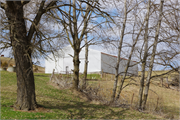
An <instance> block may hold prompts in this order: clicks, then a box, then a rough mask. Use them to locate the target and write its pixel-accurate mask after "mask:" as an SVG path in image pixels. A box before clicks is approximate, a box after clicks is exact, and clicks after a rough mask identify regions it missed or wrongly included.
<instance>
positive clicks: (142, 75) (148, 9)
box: [138, 0, 151, 110]
mask: <svg viewBox="0 0 180 120" xmlns="http://www.w3.org/2000/svg"><path fill="white" fill-rule="evenodd" d="M150 3H151V0H149V1H148V8H147V14H146V25H145V34H144V43H145V46H144V56H143V59H142V67H141V80H140V89H139V96H138V109H140V110H141V109H142V108H141V106H142V95H143V89H144V77H145V67H146V59H147V57H148V24H149V12H150Z"/></svg>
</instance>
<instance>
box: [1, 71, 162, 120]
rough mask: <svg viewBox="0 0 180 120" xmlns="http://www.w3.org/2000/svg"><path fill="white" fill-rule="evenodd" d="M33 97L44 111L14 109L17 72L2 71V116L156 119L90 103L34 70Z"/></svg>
mask: <svg viewBox="0 0 180 120" xmlns="http://www.w3.org/2000/svg"><path fill="white" fill-rule="evenodd" d="M34 76H35V86H36V97H37V102H38V104H40V105H42V106H43V107H44V110H42V111H37V112H32V111H30V112H22V111H14V110H13V108H11V107H10V106H11V105H13V104H14V103H15V102H16V94H17V92H16V89H17V86H16V84H17V81H16V74H15V73H9V72H6V71H2V72H1V119H158V118H161V117H159V116H155V115H152V114H145V113H141V112H138V111H135V110H131V109H127V108H113V107H109V106H105V105H100V104H92V103H89V102H86V101H84V100H83V99H80V98H79V97H77V96H76V95H74V94H72V93H71V92H70V91H69V90H67V89H66V90H60V89H57V88H56V87H54V86H52V85H50V83H49V76H50V75H47V74H43V73H35V74H34Z"/></svg>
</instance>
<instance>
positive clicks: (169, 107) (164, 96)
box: [89, 71, 180, 119]
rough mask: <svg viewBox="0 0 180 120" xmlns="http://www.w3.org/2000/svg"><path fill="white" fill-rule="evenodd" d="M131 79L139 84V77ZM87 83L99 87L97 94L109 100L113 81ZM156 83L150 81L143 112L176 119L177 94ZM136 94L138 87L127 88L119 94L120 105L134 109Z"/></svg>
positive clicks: (177, 115) (177, 113) (178, 104)
mask: <svg viewBox="0 0 180 120" xmlns="http://www.w3.org/2000/svg"><path fill="white" fill-rule="evenodd" d="M162 72H163V71H162ZM162 72H161V73H162ZM109 78H110V77H109ZM133 79H135V80H136V82H134V81H133V82H134V83H136V84H139V80H140V78H139V77H135V78H133ZM128 81H130V79H127V80H126V81H125V83H124V84H125V85H126V84H127V83H128ZM89 83H90V84H91V85H92V86H94V87H100V88H101V89H100V91H99V93H98V94H100V95H101V96H103V97H104V99H106V100H110V96H111V94H112V89H113V85H114V81H113V80H111V79H110V80H109V81H108V80H105V81H102V80H101V81H89ZM156 83H157V81H152V83H151V84H150V91H149V96H148V101H147V107H146V111H145V112H148V113H153V114H158V115H161V116H163V117H164V118H174V119H178V118H179V110H180V102H179V100H180V96H179V92H178V91H176V90H172V89H168V88H165V87H160V86H158V85H157V84H156ZM138 93H139V86H135V85H131V86H127V87H126V88H124V89H123V91H122V93H121V97H120V99H119V102H120V104H126V105H129V106H131V102H132V106H131V108H133V109H136V105H137V101H138ZM132 97H133V101H132ZM95 103H96V102H95Z"/></svg>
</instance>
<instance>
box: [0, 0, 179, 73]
mask: <svg viewBox="0 0 180 120" xmlns="http://www.w3.org/2000/svg"><path fill="white" fill-rule="evenodd" d="M158 1H159V0H158ZM155 2H156V3H159V2H157V1H155ZM122 4H124V3H123V2H119V3H115V4H114V3H113V4H108V8H107V7H106V8H107V9H106V11H108V12H109V13H110V12H111V13H113V12H116V13H117V14H118V12H122V10H123V5H122ZM128 5H129V9H131V7H133V4H132V2H129V3H128ZM117 6H120V7H121V8H119V9H118V10H116V9H115V8H116V7H117ZM140 6H141V7H142V10H141V11H140V12H141V14H139V17H142V18H143V17H144V13H145V11H146V10H144V9H143V8H144V7H145V6H144V4H143V3H142V4H140ZM103 7H105V5H103ZM29 12H32V11H29ZM34 12H35V11H34ZM26 14H28V11H27V13H26ZM114 15H115V14H114ZM132 15H133V13H130V14H129V15H128V24H127V29H126V31H125V32H126V33H128V32H129V31H131V30H132V25H133V24H132V23H131V21H132V20H133V19H135V18H133V17H131V16H132ZM119 16H121V15H119ZM28 18H30V19H32V20H33V18H34V15H33V14H30V15H29V16H28ZM142 18H141V19H142ZM115 20H116V21H120V22H119V24H121V23H122V21H123V18H122V17H120V18H119V19H115ZM97 21H101V19H100V18H99V19H97ZM151 23H152V24H150V26H154V24H155V22H153V21H152V22H151ZM78 24H80V22H79V23H78ZM91 25H92V24H90V26H91ZM29 26H30V22H27V28H29ZM44 26H46V27H47V26H48V27H47V28H48V29H49V28H50V29H55V31H58V30H59V27H58V26H57V25H56V24H54V23H49V24H44ZM121 27H122V25H120V26H119V27H113V30H114V31H115V33H114V32H112V31H111V30H108V29H107V31H106V32H107V34H108V35H109V36H111V37H113V38H117V39H118V38H119V37H120V32H121ZM89 38H92V37H91V36H90V37H89ZM124 41H125V42H126V43H127V44H130V43H131V42H132V36H131V35H128V34H127V35H126V36H125V38H124ZM138 44H139V46H140V45H141V44H142V42H139V43H138ZM82 45H83V43H82ZM115 45H117V43H115ZM177 47H179V46H177ZM90 48H91V49H95V50H99V51H102V52H106V53H109V54H114V55H116V54H117V52H116V51H117V49H114V48H113V47H110V48H109V49H107V48H103V47H99V46H90ZM111 48H112V49H111ZM162 48H164V49H166V48H165V47H162V46H161V45H159V47H158V50H159V51H160V50H162ZM115 50H116V51H115ZM124 51H125V52H124V54H122V55H123V57H127V55H128V51H129V48H127V47H124ZM9 52H10V50H6V51H4V52H3V53H2V54H3V55H4V56H5V57H10V54H9ZM178 59H180V57H178V58H176V59H175V60H174V61H175V62H176V63H178V64H179V65H180V62H179V60H178ZM33 61H37V60H33ZM38 61H39V62H40V66H42V67H45V60H44V59H43V58H40V59H38ZM157 69H159V70H160V69H163V67H159V68H157Z"/></svg>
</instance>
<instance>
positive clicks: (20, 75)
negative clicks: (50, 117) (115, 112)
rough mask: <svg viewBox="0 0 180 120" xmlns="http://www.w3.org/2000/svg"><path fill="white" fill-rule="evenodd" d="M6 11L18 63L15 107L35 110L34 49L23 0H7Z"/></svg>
mask: <svg viewBox="0 0 180 120" xmlns="http://www.w3.org/2000/svg"><path fill="white" fill-rule="evenodd" d="M5 13H6V16H7V17H8V21H9V28H10V39H11V44H12V47H13V52H14V58H15V63H16V76H17V101H16V103H15V105H14V108H15V109H18V110H34V109H35V108H36V107H37V103H36V95H35V84H34V75H33V67H32V60H31V53H32V49H31V41H29V40H28V39H27V36H26V33H27V32H26V26H25V21H24V18H23V16H24V15H23V14H24V13H23V5H22V4H21V1H16V2H15V1H14V2H12V1H11V2H10V1H7V7H6V9H5Z"/></svg>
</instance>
